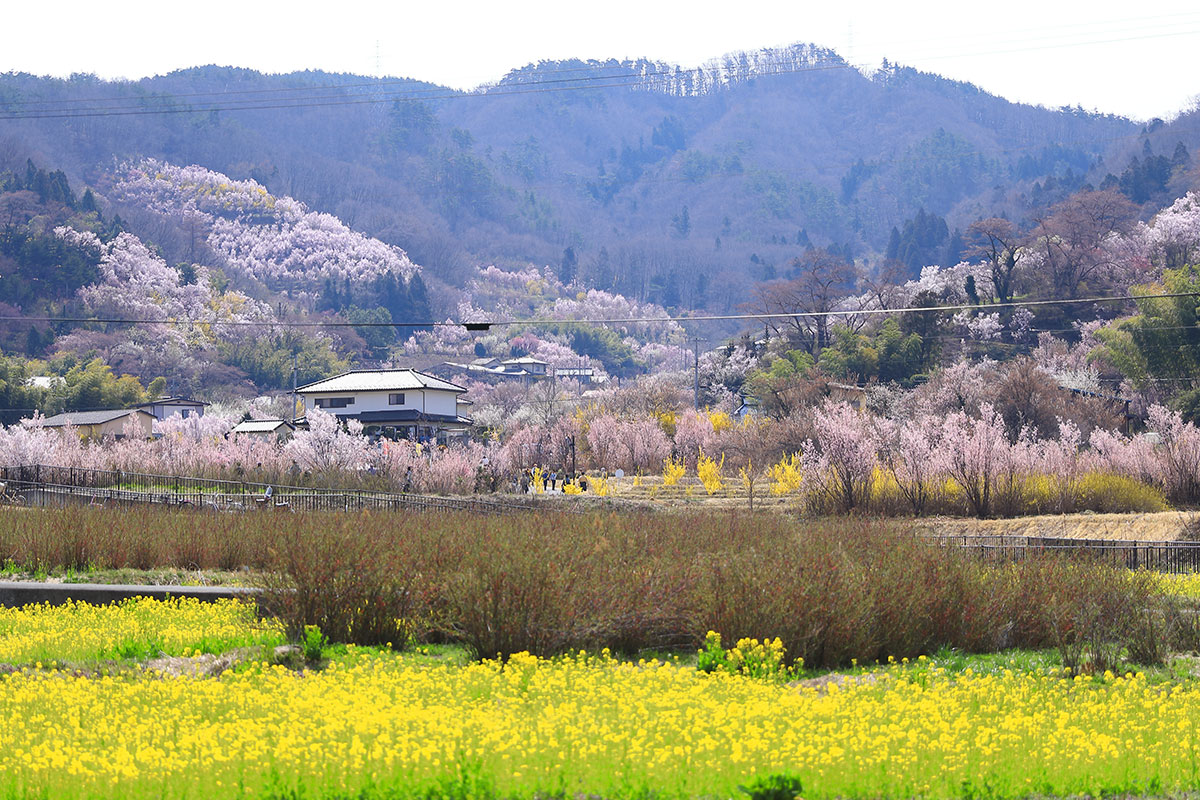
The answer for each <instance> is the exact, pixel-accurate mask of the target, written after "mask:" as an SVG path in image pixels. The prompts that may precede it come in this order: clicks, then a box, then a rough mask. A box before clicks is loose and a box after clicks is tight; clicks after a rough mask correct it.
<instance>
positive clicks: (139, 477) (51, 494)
mask: <svg viewBox="0 0 1200 800" xmlns="http://www.w3.org/2000/svg"><path fill="white" fill-rule="evenodd" d="M0 483H6V484H7V485H8V490H9V492H13V493H16V494H17V495H19V496H20V497H21V498H22V499H23V501H24V502H25V504H27V505H34V506H49V505H63V504H67V503H80V502H87V503H88V504H90V505H110V506H111V505H133V504H145V503H150V504H155V505H162V506H174V507H179V508H197V509H209V510H220V511H242V510H274V511H285V510H286V511H366V510H372V511H374V510H380V511H402V510H419V511H470V512H475V513H483V514H511V513H519V512H524V511H534V510H537V504H536V503H533V502H527V503H520V502H504V501H500V500H484V499H480V498H474V497H441V496H437V495H423V494H412V493H407V492H379V491H368V490H357V489H323V488H318V487H309V486H286V485H280V484H267V483H254V482H248V481H228V480H219V479H215V478H195V477H187V476H181V475H153V474H148V473H141V472H124V471H121V470H98V469H82V468H78V467H53V466H47V465H36V464H35V465H26V466H19V467H0Z"/></svg>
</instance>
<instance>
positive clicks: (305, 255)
mask: <svg viewBox="0 0 1200 800" xmlns="http://www.w3.org/2000/svg"><path fill="white" fill-rule="evenodd" d="M113 197H114V199H116V200H117V201H119V202H124V203H131V204H136V205H139V206H142V207H145V208H147V209H149V210H151V211H154V212H156V213H159V214H162V215H165V216H178V215H180V214H182V215H185V216H191V217H192V218H193V219H194V220H195V221H196V222H198V223H199V224H200V225H201V226H202V228H204V229H206V230H207V243H208V245H209V246H210V247H211V248H212V249H213V251H214V252H215V253H217V254H218V255H219V256H221V258H222V259H223V261H224V263H223V264H220V265H218V266H223V267H225V268H227V269H228V270H229V271H230V272H233V273H237V274H241V275H243V276H245V277H247V278H250V279H252V280H255V281H259V282H262V283H264V284H266V285H267V286H268V287H269V288H271V289H274V290H279V291H290V292H293V293H294V294H297V295H299V296H300V297H301V298H303V297H305V296H307V297H308V298H309V299H314V298H315V297H316V295H317V294H318V293H319V292H320V291H321V289H322V288H323V286H324V283H325V281H326V280H330V281H334V282H335V283H336V284H337V285H338V286H339V287H340V286H341V285H342V284H343V283H344V282H345V281H351V282H352V283H356V282H359V281H369V280H373V279H374V278H377V277H379V276H381V275H385V274H388V273H392V274H395V275H397V276H399V277H400V278H402V279H405V280H407V279H408V278H409V277H411V276H412V275H413V274H414V273H416V272H417V271H418V268H417V266H416V265H415V264H413V263H412V261H410V260H409V258H408V256H407V255H406V254H405V253H404V251H403V250H401V249H400V248H398V247H394V246H392V245H388V244H385V243H383V242H381V241H379V240H378V239H373V238H370V237H368V236H364V235H363V234H361V233H357V232H355V231H353V230H351V229H350V228H348V227H347V226H346V225H344V224H343V223H342V222H341V221H340V220H338V219H337V218H336V217H333V216H331V215H329V214H321V213H317V212H313V211H309V210H308V209H307V208H306V207H305V206H304V204H303V203H301V202H299V201H297V200H294V199H292V198H290V197H275V196H274V195H271V194H270V193H269V192H267V190H266V189H265V188H264V187H263V186H261V185H260V184H258V183H257V182H255V181H236V180H233V179H231V178H229V177H228V176H226V175H223V174H221V173H219V172H214V171H212V170H207V169H204V168H203V167H198V166H194V165H193V166H188V167H177V166H174V165H171V164H166V163H163V162H161V161H155V160H153V159H147V160H144V161H142V162H139V163H137V164H129V165H125V167H124V168H123V169H122V170H121V173H120V178H119V180H118V182H117V183H116V184H115V186H114V187H113Z"/></svg>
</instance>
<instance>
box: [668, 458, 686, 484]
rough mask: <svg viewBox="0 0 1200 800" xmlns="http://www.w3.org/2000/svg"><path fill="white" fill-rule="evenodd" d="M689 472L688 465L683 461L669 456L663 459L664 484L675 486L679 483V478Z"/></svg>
mask: <svg viewBox="0 0 1200 800" xmlns="http://www.w3.org/2000/svg"><path fill="white" fill-rule="evenodd" d="M686 474H687V466H686V465H685V464H684V463H683V461H676V460H674V459H671V458H668V459H666V460H665V461H663V480H662V485H663V486H674V485H675V484H677V483H679V479H680V478H682V477H683V476H684V475H686Z"/></svg>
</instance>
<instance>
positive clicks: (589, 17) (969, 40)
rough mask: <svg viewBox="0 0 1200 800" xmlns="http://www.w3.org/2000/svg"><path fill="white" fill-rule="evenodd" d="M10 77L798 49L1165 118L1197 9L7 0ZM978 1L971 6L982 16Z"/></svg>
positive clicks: (472, 68)
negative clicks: (814, 48)
mask: <svg viewBox="0 0 1200 800" xmlns="http://www.w3.org/2000/svg"><path fill="white" fill-rule="evenodd" d="M12 2H13V3H18V2H19V3H20V5H19V6H16V7H12V4H11V3H10V4H6V5H9V7H8V8H6V9H5V11H4V18H5V21H6V27H7V28H8V30H9V31H10V32H19V33H20V35H9V36H6V37H5V44H4V47H3V49H2V50H0V71H10V70H12V71H21V72H32V73H36V74H42V75H68V74H70V73H73V72H92V73H95V74H97V75H100V76H101V77H105V78H118V77H126V78H137V77H142V76H146V75H155V74H161V73H164V72H169V71H171V70H173V69H178V68H181V67H189V66H196V65H200V64H222V65H233V66H242V67H251V68H254V69H258V70H263V71H267V72H287V71H292V70H297V69H323V70H329V71H337V72H353V73H358V74H365V75H389V76H397V77H407V78H418V79H421V80H427V81H431V82H435V83H439V84H443V85H448V86H453V87H457V88H470V87H473V86H476V85H478V84H480V83H483V82H487V81H492V80H496V79H498V78H500V77H501V76H502V75H504V73H505V72H507V71H508V70H509V69H512V68H514V67H519V66H523V65H525V64H528V63H531V62H536V61H539V60H544V59H560V58H571V57H577V58H626V57H641V56H645V57H649V58H653V59H659V60H664V61H669V62H673V63H678V64H681V65H683V66H697V65H699V64H701V63H703V62H704V61H706V60H708V59H710V58H713V57H716V56H720V55H722V54H724V53H728V52H731V51H735V50H753V49H758V48H761V47H772V46H777V45H784V44H790V43H792V42H814V43H816V44H819V45H823V46H826V47H831V48H833V49H835V50H837V51H838V53H840V54H841V55H842V56H843V57H844V58H846V59H847V60H849V61H850V62H851V63H854V64H859V65H863V66H864V67H872V66H875V65H877V64H878V63H879V61H880V59H882V58H885V57H886V58H888V59H890V60H892V61H894V62H898V63H901V64H907V65H911V66H915V67H918V68H920V69H924V70H927V71H930V72H937V73H939V74H942V75H946V76H947V77H951V78H955V79H958V80H965V81H970V82H972V83H975V84H977V85H979V86H981V87H983V88H984V89H986V90H988V91H990V92H993V93H995V94H999V95H1002V96H1004V97H1008V98H1010V99H1012V100H1018V101H1022V102H1029V103H1041V104H1044V105H1047V106H1059V105H1081V106H1083V107H1084V108H1086V109H1089V110H1099V111H1105V112H1112V113H1118V114H1124V115H1127V116H1132V117H1135V118H1139V119H1149V118H1150V117H1154V116H1162V117H1169V116H1173V115H1175V114H1176V113H1178V112H1179V111H1181V110H1183V109H1185V108H1187V107H1190V106H1191V105H1192V103H1193V102H1194V98H1195V97H1196V96H1197V95H1200V70H1197V69H1196V66H1195V58H1194V55H1193V54H1194V53H1195V52H1196V51H1197V50H1200V8H1198V7H1197V6H1196V4H1195V2H1194V0H1192V2H1187V1H1186V0H1159V2H1156V3H1154V4H1152V5H1151V6H1136V5H1134V4H1130V3H1128V2H1115V1H1114V0H1095V1H1094V2H1088V3H1077V2H1071V3H1059V2H1055V0H1041V1H1040V2H1035V1H1034V0H1011V1H1009V2H1003V3H971V2H969V0H968V2H963V0H957V1H956V2H942V1H940V0H939V2H925V3H921V2H911V1H910V2H895V0H892V1H891V2H874V1H873V0H872V2H855V0H849V2H841V3H820V4H817V3H808V2H795V1H793V2H761V1H760V0H724V2H710V0H697V1H695V2H686V3H684V2H669V3H668V2H659V3H655V2H653V1H652V0H651V1H650V2H647V0H641V1H640V2H637V1H636V0H605V2H597V3H582V2H578V0H576V2H571V1H570V0H509V2H477V0H452V1H450V2H438V1H437V0H422V2H419V3H417V2H409V0H395V2H355V1H354V0H341V1H340V2H322V3H316V2H288V3H282V2H274V1H272V0H240V1H239V2H231V1H230V0H205V2H202V3H182V2H163V1H162V0H155V1H154V2H149V1H148V0H115V2H109V3H98V2H95V0H87V2H80V1H79V0H60V1H59V2H55V3H38V2H35V0H12ZM976 9H977V10H976Z"/></svg>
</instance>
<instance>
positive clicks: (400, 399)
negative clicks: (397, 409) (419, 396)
mask: <svg viewBox="0 0 1200 800" xmlns="http://www.w3.org/2000/svg"><path fill="white" fill-rule="evenodd" d="M388 405H389V406H402V405H404V393H403V392H401V393H400V394H389V395H388Z"/></svg>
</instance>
